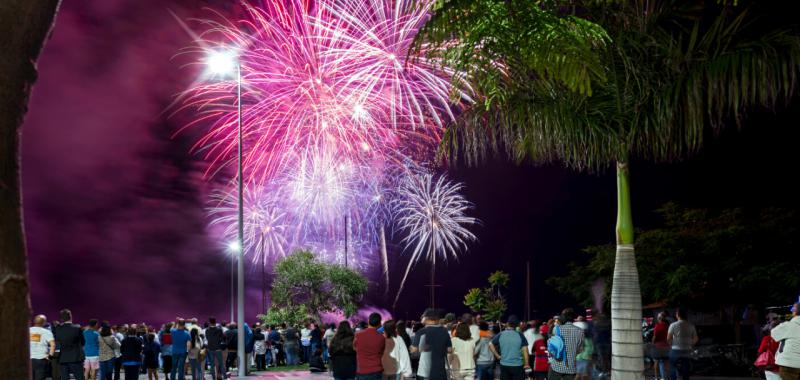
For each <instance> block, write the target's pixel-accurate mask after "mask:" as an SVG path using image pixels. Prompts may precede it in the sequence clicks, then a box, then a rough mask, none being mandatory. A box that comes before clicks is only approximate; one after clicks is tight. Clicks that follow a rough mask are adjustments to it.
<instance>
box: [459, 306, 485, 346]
mask: <svg viewBox="0 0 800 380" xmlns="http://www.w3.org/2000/svg"><path fill="white" fill-rule="evenodd" d="M461 323H465V324H466V325H467V326H469V334H470V335H471V336H472V340H474V341H475V343H476V344H477V342H478V340H480V337H481V329H479V328H478V324H477V323H475V318H474V317H473V316H472V314H470V313H464V315H462V316H461Z"/></svg>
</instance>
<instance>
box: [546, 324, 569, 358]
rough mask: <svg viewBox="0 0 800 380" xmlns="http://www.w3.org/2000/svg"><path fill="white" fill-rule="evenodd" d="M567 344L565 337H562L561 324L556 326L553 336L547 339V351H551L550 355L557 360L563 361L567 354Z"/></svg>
mask: <svg viewBox="0 0 800 380" xmlns="http://www.w3.org/2000/svg"><path fill="white" fill-rule="evenodd" d="M566 347H567V346H566V344H564V338H562V337H561V328H560V327H559V326H555V328H554V329H553V336H552V337H550V339H548V340H547V351H548V352H549V353H550V356H551V357H552V358H553V359H555V360H557V361H562V360H564V357H565V356H566V351H567V349H566Z"/></svg>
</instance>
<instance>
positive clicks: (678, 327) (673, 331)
mask: <svg viewBox="0 0 800 380" xmlns="http://www.w3.org/2000/svg"><path fill="white" fill-rule="evenodd" d="M675 317H676V318H678V320H677V321H676V322H672V324H671V325H669V328H668V329H667V342H668V343H669V345H670V347H671V349H670V351H669V372H670V379H671V380H676V379H677V378H678V375H679V374H680V377H681V379H684V380H685V379H688V378H689V375H690V371H691V356H690V355H691V352H692V347H694V345H695V344H697V342H698V340H699V338H698V337H697V330H696V329H695V328H694V325H693V324H692V323H691V322H689V321H687V320H686V310H684V309H683V308H678V310H677V311H676V312H675Z"/></svg>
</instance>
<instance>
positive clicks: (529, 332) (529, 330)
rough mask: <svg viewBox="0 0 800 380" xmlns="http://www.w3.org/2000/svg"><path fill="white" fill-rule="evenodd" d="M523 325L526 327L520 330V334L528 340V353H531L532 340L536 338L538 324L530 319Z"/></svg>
mask: <svg viewBox="0 0 800 380" xmlns="http://www.w3.org/2000/svg"><path fill="white" fill-rule="evenodd" d="M525 326H526V328H525V331H523V332H522V336H524V337H525V340H527V341H528V355H531V354H532V353H533V342H535V341H536V339H537V335H538V330H539V326H538V325H537V323H536V322H535V321H530V322H528V324H527V325H525Z"/></svg>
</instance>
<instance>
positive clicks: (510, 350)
mask: <svg viewBox="0 0 800 380" xmlns="http://www.w3.org/2000/svg"><path fill="white" fill-rule="evenodd" d="M517 326H519V318H517V316H516V315H512V316H509V317H508V322H506V329H505V331H503V332H502V333H500V334H497V335H495V336H494V338H493V339H492V342H491V343H489V350H490V351H492V354H494V357H495V358H496V359H497V360H498V361H499V362H500V380H523V379H524V378H525V372H524V370H523V368H530V366H529V365H528V341H527V340H526V339H525V336H524V335H522V333H521V332H519V331H517ZM498 351H499V352H498Z"/></svg>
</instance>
